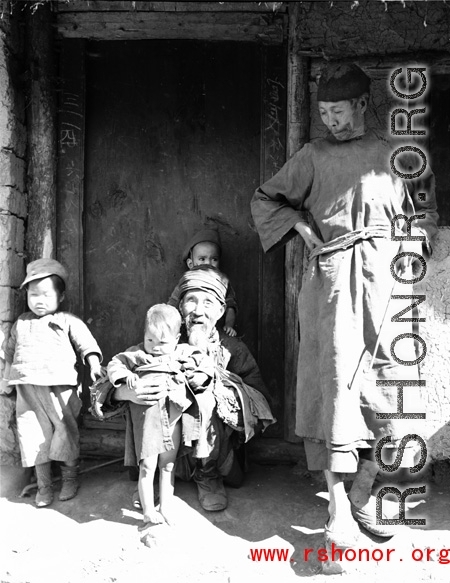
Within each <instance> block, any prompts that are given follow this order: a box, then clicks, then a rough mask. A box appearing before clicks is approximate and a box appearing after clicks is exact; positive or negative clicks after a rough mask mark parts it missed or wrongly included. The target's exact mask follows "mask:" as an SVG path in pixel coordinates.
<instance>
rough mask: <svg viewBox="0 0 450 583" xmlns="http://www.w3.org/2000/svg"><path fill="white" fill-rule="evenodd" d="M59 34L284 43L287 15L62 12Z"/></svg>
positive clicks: (110, 38)
mask: <svg viewBox="0 0 450 583" xmlns="http://www.w3.org/2000/svg"><path fill="white" fill-rule="evenodd" d="M57 30H58V34H59V35H60V36H62V37H64V38H86V39H92V40H138V39H139V40H145V39H193V40H205V41H243V42H261V43H265V44H282V43H283V40H284V38H285V31H286V17H285V16H284V15H282V14H276V13H274V14H271V13H270V14H260V13H256V12H249V13H246V12H239V13H232V12H196V13H193V12H185V13H181V12H133V11H128V12H126V11H122V12H59V13H58V14H57Z"/></svg>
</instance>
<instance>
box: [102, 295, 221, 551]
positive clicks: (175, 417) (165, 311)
mask: <svg viewBox="0 0 450 583" xmlns="http://www.w3.org/2000/svg"><path fill="white" fill-rule="evenodd" d="M180 329H181V315H180V313H179V311H178V310H177V309H176V308H174V307H173V306H169V305H167V304H156V305H155V306H153V307H151V308H150V309H149V310H148V312H147V315H146V320H145V330H144V340H143V342H141V343H140V344H138V345H136V346H131V347H130V348H128V349H127V350H125V351H124V352H121V353H119V354H117V355H116V356H114V358H113V359H112V360H111V362H110V363H109V364H108V367H107V370H108V377H109V380H110V381H111V383H112V385H113V386H115V387H118V386H120V385H124V384H126V386H127V389H128V390H129V391H131V392H134V391H135V390H136V388H137V387H139V386H140V384H142V385H143V386H145V385H146V384H148V383H150V384H152V385H153V386H156V385H158V386H161V387H166V388H167V390H168V397H167V398H165V397H164V398H163V399H160V400H159V401H158V402H157V404H155V405H153V406H148V405H143V404H137V403H136V402H133V400H132V398H130V397H129V396H128V398H127V399H126V400H128V401H129V413H130V414H129V415H128V416H127V438H126V439H127V443H130V440H132V441H131V442H132V443H133V444H134V449H135V454H136V459H135V460H133V461H136V462H137V464H139V497H140V501H141V505H142V509H143V513H144V522H143V525H142V527H141V529H140V530H141V538H142V541H143V542H144V544H147V545H148V546H152V545H151V540H152V538H151V536H150V535H149V539H148V540H146V539H145V537H146V535H147V534H148V533H147V531H148V530H149V527H151V526H152V525H155V524H164V523H167V524H169V525H170V524H172V522H173V510H172V501H173V492H174V464H175V460H176V457H177V452H178V448H179V446H180V443H181V421H180V420H181V415H182V413H183V411H185V410H186V409H188V408H189V407H190V405H191V404H192V403H193V402H194V396H193V391H194V392H195V391H200V390H204V389H205V388H206V386H208V385H209V383H210V381H211V379H212V377H213V376H214V363H213V360H212V359H211V358H210V357H209V356H207V355H206V354H204V353H203V352H202V351H200V350H199V349H198V348H196V347H194V346H190V345H189V344H178V341H179V339H180ZM126 463H127V459H126ZM157 464H158V466H159V471H160V474H159V487H160V490H159V495H160V505H159V509H156V508H155V504H154V491H153V480H154V476H155V471H156V465H157Z"/></svg>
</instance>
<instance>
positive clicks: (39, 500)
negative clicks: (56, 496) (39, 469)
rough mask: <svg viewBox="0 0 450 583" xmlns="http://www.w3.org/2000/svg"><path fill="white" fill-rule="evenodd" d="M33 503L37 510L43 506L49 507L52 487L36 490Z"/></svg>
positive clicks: (51, 500)
mask: <svg viewBox="0 0 450 583" xmlns="http://www.w3.org/2000/svg"><path fill="white" fill-rule="evenodd" d="M34 502H35V504H36V506H37V507H38V508H44V507H45V506H50V504H51V503H52V502H53V488H52V486H45V487H43V488H38V491H37V494H36V498H35V499H34Z"/></svg>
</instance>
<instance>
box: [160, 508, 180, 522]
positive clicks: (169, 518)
mask: <svg viewBox="0 0 450 583" xmlns="http://www.w3.org/2000/svg"><path fill="white" fill-rule="evenodd" d="M159 511H160V513H161V514H162V516H163V517H164V520H165V521H166V522H167V524H168V525H169V526H174V525H175V523H176V511H175V508H174V507H173V504H167V503H166V504H164V505H163V504H161V505H160V507H159Z"/></svg>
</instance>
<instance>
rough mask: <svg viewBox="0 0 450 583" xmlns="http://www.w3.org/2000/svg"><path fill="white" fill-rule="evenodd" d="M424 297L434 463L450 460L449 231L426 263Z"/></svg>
mask: <svg viewBox="0 0 450 583" xmlns="http://www.w3.org/2000/svg"><path fill="white" fill-rule="evenodd" d="M416 291H417V293H421V294H425V296H426V302H425V303H424V304H421V306H420V307H422V306H423V307H422V309H421V310H420V316H421V317H422V318H425V322H421V323H420V324H419V326H420V336H421V337H422V338H423V339H424V340H425V342H426V345H427V355H426V357H425V358H424V360H423V361H422V364H421V373H422V375H423V378H424V379H425V381H426V383H427V384H426V390H425V391H424V396H425V402H426V414H427V418H426V420H425V423H424V427H425V428H426V429H425V431H423V432H421V435H422V436H423V437H426V438H427V439H428V454H429V456H430V457H431V459H432V460H438V461H439V460H444V459H445V460H448V459H449V458H450V391H449V371H450V227H440V229H439V235H438V237H437V240H436V243H435V247H434V251H433V256H432V257H431V259H429V260H428V261H427V274H426V276H425V278H424V279H423V280H422V282H421V283H420V284H419V285H417V286H416Z"/></svg>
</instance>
